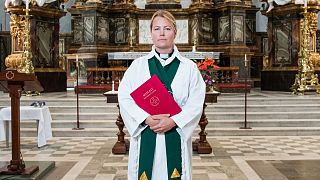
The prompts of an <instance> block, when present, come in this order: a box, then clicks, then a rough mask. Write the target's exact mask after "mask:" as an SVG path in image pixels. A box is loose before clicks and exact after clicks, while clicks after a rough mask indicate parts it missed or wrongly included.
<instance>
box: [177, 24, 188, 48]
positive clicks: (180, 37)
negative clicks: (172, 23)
mask: <svg viewBox="0 0 320 180" xmlns="http://www.w3.org/2000/svg"><path fill="white" fill-rule="evenodd" d="M176 22H177V36H176V39H175V41H174V42H175V43H176V44H188V40H189V36H188V20H187V19H184V20H176Z"/></svg>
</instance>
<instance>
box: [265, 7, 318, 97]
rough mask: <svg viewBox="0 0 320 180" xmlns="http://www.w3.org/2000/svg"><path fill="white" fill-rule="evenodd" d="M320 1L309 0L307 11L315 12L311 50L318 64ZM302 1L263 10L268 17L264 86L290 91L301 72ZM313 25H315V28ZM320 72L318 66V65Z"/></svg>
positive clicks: (316, 68) (312, 21)
mask: <svg viewBox="0 0 320 180" xmlns="http://www.w3.org/2000/svg"><path fill="white" fill-rule="evenodd" d="M319 5H320V2H318V1H308V12H310V13H311V14H313V16H312V17H314V18H312V19H310V20H309V21H311V27H310V29H311V31H312V32H311V37H310V40H308V41H309V42H310V46H309V48H308V50H309V52H310V53H311V54H312V56H313V58H314V60H315V64H318V63H317V62H318V61H320V56H319V54H318V53H316V31H317V23H318V22H317V17H318V15H317V13H318V11H319ZM303 11H304V9H303V4H294V3H289V4H286V5H282V6H275V7H274V8H273V9H272V10H271V11H270V12H268V13H267V12H264V14H265V15H266V16H267V17H268V46H267V47H268V49H267V51H268V52H267V53H268V61H266V62H265V64H264V69H263V70H262V72H261V89H262V90H276V91H291V90H290V87H291V86H292V85H293V84H294V82H295V74H297V72H298V56H299V54H298V53H299V51H300V48H301V41H302V27H303V26H302V25H303V18H304V17H303V14H302V12H303ZM312 27H314V28H312ZM315 70H316V72H319V66H318V67H315Z"/></svg>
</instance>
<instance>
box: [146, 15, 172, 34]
mask: <svg viewBox="0 0 320 180" xmlns="http://www.w3.org/2000/svg"><path fill="white" fill-rule="evenodd" d="M158 16H159V17H163V18H165V19H167V20H168V21H169V22H171V24H172V25H173V29H174V32H175V33H177V23H176V19H175V18H174V16H173V15H172V14H171V13H170V12H169V11H166V10H158V11H157V12H155V13H154V14H153V15H152V18H151V23H150V30H151V31H152V25H153V20H154V18H156V17H158Z"/></svg>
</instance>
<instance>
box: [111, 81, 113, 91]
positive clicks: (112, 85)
mask: <svg viewBox="0 0 320 180" xmlns="http://www.w3.org/2000/svg"><path fill="white" fill-rule="evenodd" d="M111 91H114V81H112V89H111Z"/></svg>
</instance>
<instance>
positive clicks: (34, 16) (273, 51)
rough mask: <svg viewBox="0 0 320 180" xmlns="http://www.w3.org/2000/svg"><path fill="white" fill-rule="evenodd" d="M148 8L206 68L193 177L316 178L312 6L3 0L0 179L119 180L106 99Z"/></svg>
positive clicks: (112, 96) (115, 119)
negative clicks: (162, 13) (163, 16)
mask: <svg viewBox="0 0 320 180" xmlns="http://www.w3.org/2000/svg"><path fill="white" fill-rule="evenodd" d="M158 9H166V10H168V11H170V12H171V13H172V14H173V15H174V17H175V18H176V23H177V35H176V38H175V45H176V46H177V47H178V49H179V51H180V52H181V54H182V55H183V56H185V57H187V58H188V59H191V60H193V61H194V62H195V63H197V65H201V64H202V63H203V62H204V61H206V60H213V61H212V62H213V63H214V65H212V66H210V67H207V69H204V73H205V74H206V73H209V75H210V76H209V78H210V79H204V80H209V81H206V82H211V83H206V86H207V87H206V90H207V92H206V96H205V102H204V104H203V112H202V116H201V119H200V121H199V126H198V127H197V128H196V130H195V131H194V133H193V143H192V148H193V155H192V169H193V173H192V178H193V179H195V180H228V179H230V180H246V179H249V180H260V179H261V180H262V179H263V180H298V179H303V180H313V179H314V180H316V179H317V180H318V179H320V173H319V172H320V168H319V167H320V166H319V165H320V150H319V149H320V136H319V135H320V120H319V119H320V111H319V107H320V103H319V102H320V101H319V100H320V96H319V93H320V85H319V79H318V76H319V74H320V54H319V53H318V52H319V50H320V41H319V37H320V31H319V29H320V25H318V24H319V18H318V12H319V10H320V1H318V0H146V1H145V0H135V1H134V0H3V1H1V2H0V67H1V69H0V70H1V71H0V180H2V179H3V180H4V179H15V180H27V179H28V180H29V179H45V180H56V179H65V180H70V179H78V180H91V179H92V180H122V179H123V180H124V179H127V172H128V149H129V143H130V142H129V133H128V131H127V130H126V127H125V125H124V122H123V120H122V117H121V114H120V113H119V106H118V98H117V90H118V86H119V83H120V82H121V79H122V77H123V75H124V72H125V71H126V70H127V68H128V67H129V66H130V65H131V63H132V61H133V60H134V59H136V58H139V57H141V56H143V55H146V53H148V52H149V51H150V49H151V46H152V41H151V37H150V19H151V17H152V14H153V13H154V12H155V11H156V10H158ZM198 67H199V66H198ZM199 70H200V71H201V73H203V69H200V68H199ZM204 78H205V77H204ZM206 78H208V76H206Z"/></svg>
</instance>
